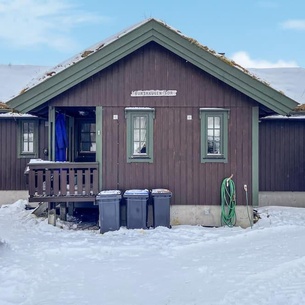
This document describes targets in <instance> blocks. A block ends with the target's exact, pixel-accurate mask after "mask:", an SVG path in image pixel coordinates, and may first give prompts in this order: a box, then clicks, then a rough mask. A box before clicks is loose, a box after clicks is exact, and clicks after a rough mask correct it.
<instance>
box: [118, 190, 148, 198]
mask: <svg viewBox="0 0 305 305" xmlns="http://www.w3.org/2000/svg"><path fill="white" fill-rule="evenodd" d="M128 196H143V197H144V196H145V197H148V196H149V191H148V190H147V189H144V190H138V189H133V190H127V191H125V193H124V197H128Z"/></svg>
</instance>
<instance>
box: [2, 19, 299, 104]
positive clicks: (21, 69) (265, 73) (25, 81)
mask: <svg viewBox="0 0 305 305" xmlns="http://www.w3.org/2000/svg"><path fill="white" fill-rule="evenodd" d="M152 19H153V18H149V19H146V20H144V21H142V22H140V23H137V24H135V25H133V26H131V27H129V28H127V29H125V30H123V31H121V32H119V33H117V34H115V35H113V36H111V37H109V38H106V39H105V40H102V41H100V42H98V43H96V44H94V45H93V46H91V47H89V48H87V49H85V50H84V51H82V52H80V53H78V54H77V55H76V56H74V57H72V58H70V59H68V60H66V61H64V62H62V63H60V64H58V65H57V66H55V67H53V68H48V67H37V66H10V65H9V66H1V65H0V101H1V100H2V101H7V100H8V99H10V98H12V97H13V96H15V95H17V94H20V93H22V92H25V91H27V90H28V89H30V88H32V87H34V86H36V85H38V84H39V83H41V82H43V81H45V80H46V79H48V78H50V77H52V76H53V75H55V74H57V73H59V72H61V71H63V70H65V69H66V68H68V67H69V66H72V65H74V64H75V63H77V62H79V61H81V60H82V59H84V58H86V57H87V56H90V55H91V54H93V53H95V52H97V51H99V50H100V49H102V48H104V47H105V46H106V45H109V44H110V43H112V42H114V41H115V40H117V39H119V38H120V37H122V36H124V35H126V34H128V33H129V32H131V31H133V30H135V29H137V28H138V27H140V26H142V25H143V24H145V23H147V22H149V21H150V20H152ZM154 20H155V21H156V22H159V23H160V24H162V25H163V26H166V27H167V28H169V29H171V30H172V31H175V32H176V33H177V34H179V35H181V36H182V37H184V38H185V39H187V40H189V41H190V42H191V43H192V44H195V45H197V46H198V47H200V48H202V49H203V50H205V51H207V52H209V53H210V54H212V55H214V56H216V57H217V58H219V59H220V60H222V61H224V62H225V63H227V64H228V65H230V66H233V67H235V68H237V69H239V70H241V71H243V72H244V73H246V74H248V75H249V76H251V77H253V78H255V79H256V80H258V81H260V82H262V83H264V84H265V85H267V86H271V87H272V88H273V89H275V90H278V91H279V92H280V93H282V94H284V95H286V96H288V97H290V98H292V99H294V100H295V101H297V102H299V103H305V85H304V83H305V69H303V68H274V69H248V70H247V69H245V68H243V67H242V66H240V65H239V64H237V63H235V62H234V61H232V60H230V59H228V58H226V57H225V56H224V54H223V53H217V52H216V51H214V50H212V49H210V48H208V47H207V46H204V45H202V44H200V43H199V42H197V41H196V40H195V39H193V38H190V37H188V36H185V35H183V34H182V33H181V32H180V31H179V30H177V29H175V28H173V27H171V26H168V25H167V24H166V23H164V22H163V21H161V20H156V19H154ZM26 71H27V72H26ZM25 72H26V73H25ZM40 72H44V73H40ZM9 73H11V74H12V76H11V77H10V76H9ZM302 80H304V81H302ZM8 83H9V86H7V84H8ZM8 88H9V89H11V90H9V89H8Z"/></svg>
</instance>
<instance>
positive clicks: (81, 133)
mask: <svg viewBox="0 0 305 305" xmlns="http://www.w3.org/2000/svg"><path fill="white" fill-rule="evenodd" d="M75 124H76V138H75V139H76V146H75V147H76V151H75V159H74V161H75V162H94V161H95V157H96V124H95V121H94V120H91V119H77V120H76V121H75Z"/></svg>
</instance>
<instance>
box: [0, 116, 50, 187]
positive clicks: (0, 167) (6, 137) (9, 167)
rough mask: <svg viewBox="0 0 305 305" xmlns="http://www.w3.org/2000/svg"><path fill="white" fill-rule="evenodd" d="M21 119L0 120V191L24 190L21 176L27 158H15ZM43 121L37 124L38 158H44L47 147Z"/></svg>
mask: <svg viewBox="0 0 305 305" xmlns="http://www.w3.org/2000/svg"><path fill="white" fill-rule="evenodd" d="M20 118H21V117H18V116H17V117H15V118H14V117H7V118H6V117H5V118H1V119H0V138H1V148H0V190H5V191H9V190H26V189H27V186H26V183H25V176H24V175H23V173H24V170H25V168H26V165H27V163H28V162H29V160H30V159H28V158H17V146H18V145H17V141H18V122H19V120H20ZM44 124H45V121H40V123H39V141H38V142H39V143H38V149H39V157H40V158H42V159H43V158H45V156H44V155H43V149H44V148H46V147H48V143H47V128H46V127H45V125H44Z"/></svg>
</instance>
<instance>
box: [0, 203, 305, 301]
mask: <svg viewBox="0 0 305 305" xmlns="http://www.w3.org/2000/svg"><path fill="white" fill-rule="evenodd" d="M25 204H26V202H25V201H17V202H16V203H14V204H11V205H7V206H2V207H1V208H0V304H1V305H11V304H20V305H42V304H44V305H54V304H61V305H68V304H73V305H74V304H81V305H85V304H90V305H95V304H107V305H111V304H112V305H121V304H130V305H138V304H139V305H140V304H141V305H143V304H145V305H156V304H158V305H165V304H172V305H180V304H181V305H182V304H183V305H194V304H198V305H204V304H207V305H213V304H214V305H215V304H221V305H227V304H234V305H245V304H246V305H257V304H259V305H265V304H269V305H271V304H272V305H284V304H285V305H293V304H295V305H300V304H305V285H304V283H305V209H298V208H284V207H266V208H260V210H259V213H260V215H261V219H260V220H259V222H258V223H256V224H255V225H254V226H253V228H252V229H251V228H248V229H241V228H239V227H234V228H228V227H222V228H204V227H200V226H175V227H173V228H172V229H167V228H165V227H158V228H156V229H150V230H127V229H126V228H123V227H122V228H121V229H120V230H119V231H115V232H107V233H105V234H103V235H102V234H100V233H99V230H86V231H84V230H75V227H73V226H68V224H67V223H63V222H59V223H58V227H53V226H51V225H48V224H47V222H46V220H45V219H43V218H36V217H35V216H33V215H32V214H31V211H27V210H25ZM73 228H74V229H73Z"/></svg>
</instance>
